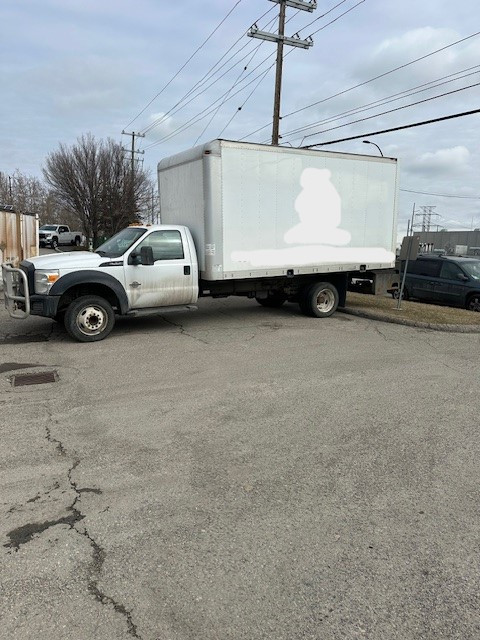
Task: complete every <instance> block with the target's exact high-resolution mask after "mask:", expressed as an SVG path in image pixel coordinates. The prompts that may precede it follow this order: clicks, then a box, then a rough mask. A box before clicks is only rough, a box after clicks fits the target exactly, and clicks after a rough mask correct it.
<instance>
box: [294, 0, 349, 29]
mask: <svg viewBox="0 0 480 640" xmlns="http://www.w3.org/2000/svg"><path fill="white" fill-rule="evenodd" d="M345 2H347V0H341V2H338V3H337V4H336V5H335V6H333V7H332V8H331V9H329V10H328V11H325V13H322V15H321V16H318V18H315V20H312V21H311V22H309V23H308V24H306V25H304V26H303V27H302V28H301V29H299V30H298V31H299V32H300V31H305V29H307V28H308V27H311V26H312V24H315V22H318V21H319V20H321V19H322V18H324V17H325V16H328V14H329V13H332V11H335V9H336V8H337V7H339V6H340V5H341V4H345Z"/></svg>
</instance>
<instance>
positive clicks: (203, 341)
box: [160, 316, 209, 344]
mask: <svg viewBox="0 0 480 640" xmlns="http://www.w3.org/2000/svg"><path fill="white" fill-rule="evenodd" d="M160 317H161V318H162V320H163V321H164V322H166V323H167V324H171V325H172V327H177V329H180V333H181V335H183V336H187V337H188V338H192V340H196V341H197V342H201V343H202V344H209V343H208V342H207V341H206V340H202V338H197V336H194V335H192V334H191V333H188V331H187V330H186V329H185V327H184V326H183V325H182V324H178V323H177V322H172V321H171V320H167V318H165V316H160Z"/></svg>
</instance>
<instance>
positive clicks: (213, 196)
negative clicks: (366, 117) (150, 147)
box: [158, 140, 397, 280]
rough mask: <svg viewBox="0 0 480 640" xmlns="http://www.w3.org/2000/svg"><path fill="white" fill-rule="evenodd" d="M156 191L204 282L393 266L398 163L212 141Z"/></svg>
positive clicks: (169, 163) (166, 164) (165, 175)
mask: <svg viewBox="0 0 480 640" xmlns="http://www.w3.org/2000/svg"><path fill="white" fill-rule="evenodd" d="M158 184H159V194H160V215H161V222H162V224H182V225H186V226H188V227H189V228H190V230H191V232H192V235H193V239H194V241H195V245H196V248H197V253H198V262H199V269H200V276H201V278H203V279H205V280H223V279H233V278H235V279H241V278H258V277H265V276H282V275H287V273H288V274H295V275H296V274H305V273H322V272H336V271H356V270H359V269H364V268H365V269H382V268H391V267H393V266H394V264H395V243H396V201H397V162H396V160H395V159H392V158H382V157H373V156H363V155H354V154H346V153H334V152H328V151H316V150H311V149H293V148H287V147H275V146H268V145H258V144H249V143H242V142H232V141H227V140H214V141H213V142H210V143H208V144H205V145H201V146H199V147H195V148H194V149H191V150H189V151H185V152H183V153H180V154H178V155H175V156H172V157H170V158H165V159H164V160H162V161H161V162H160V163H159V164H158Z"/></svg>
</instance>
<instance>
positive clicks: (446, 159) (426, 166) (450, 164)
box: [408, 145, 470, 175]
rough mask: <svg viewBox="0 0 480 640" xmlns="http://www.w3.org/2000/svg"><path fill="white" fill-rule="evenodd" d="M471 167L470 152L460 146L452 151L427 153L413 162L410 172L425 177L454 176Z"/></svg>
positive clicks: (441, 150)
mask: <svg viewBox="0 0 480 640" xmlns="http://www.w3.org/2000/svg"><path fill="white" fill-rule="evenodd" d="M469 166H470V152H469V150H468V149H467V148H466V147H464V146H462V145H460V146H457V147H452V148H450V149H439V150H438V151H435V152H433V153H432V152H430V151H427V152H426V153H423V154H422V155H421V156H420V157H419V158H417V159H415V160H413V161H412V162H411V163H410V164H409V166H408V170H409V171H410V172H415V173H422V174H424V175H452V174H459V173H462V172H464V171H466V170H467V169H468V168H469Z"/></svg>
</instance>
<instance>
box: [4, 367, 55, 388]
mask: <svg viewBox="0 0 480 640" xmlns="http://www.w3.org/2000/svg"><path fill="white" fill-rule="evenodd" d="M57 380H58V376H57V372H56V371H42V372H40V373H20V374H18V375H16V376H12V385H13V386H14V387H24V386H26V385H29V384H47V383H48V382H56V381H57Z"/></svg>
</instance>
